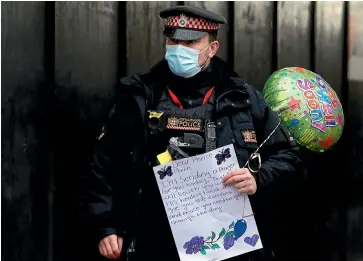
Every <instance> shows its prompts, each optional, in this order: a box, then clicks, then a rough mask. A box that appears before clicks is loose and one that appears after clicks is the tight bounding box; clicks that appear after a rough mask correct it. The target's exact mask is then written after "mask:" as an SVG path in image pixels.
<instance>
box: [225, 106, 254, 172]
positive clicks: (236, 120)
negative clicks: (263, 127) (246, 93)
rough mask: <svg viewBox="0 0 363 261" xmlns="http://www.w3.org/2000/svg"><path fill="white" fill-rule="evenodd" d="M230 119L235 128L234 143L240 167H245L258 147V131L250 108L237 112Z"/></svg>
mask: <svg viewBox="0 0 363 261" xmlns="http://www.w3.org/2000/svg"><path fill="white" fill-rule="evenodd" d="M230 121H231V125H232V129H233V136H232V137H233V138H232V143H233V144H234V147H235V151H236V156H237V159H238V163H239V165H240V167H243V166H244V164H245V163H246V162H247V160H248V158H249V157H250V155H251V154H252V153H253V152H255V151H256V149H257V148H258V144H259V141H258V139H257V131H256V130H255V126H254V124H253V120H252V115H251V114H250V113H249V111H248V110H246V111H240V112H237V113H236V114H235V115H233V116H232V117H231V118H230Z"/></svg>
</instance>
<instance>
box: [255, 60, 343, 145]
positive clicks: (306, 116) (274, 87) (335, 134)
mask: <svg viewBox="0 0 363 261" xmlns="http://www.w3.org/2000/svg"><path fill="white" fill-rule="evenodd" d="M262 93H263V96H264V98H265V100H266V102H267V104H268V106H269V107H270V108H271V109H272V110H273V111H275V112H277V114H278V115H279V117H280V119H281V123H282V124H284V125H285V126H286V127H287V129H288V130H289V132H290V134H291V135H292V136H293V137H294V138H295V140H296V141H297V143H298V144H299V145H300V146H302V147H306V148H308V149H310V150H312V151H316V152H324V151H326V150H328V149H329V148H331V147H332V146H333V145H334V144H336V143H337V142H338V140H339V138H340V137H341V135H342V133H343V128H344V114H343V108H342V105H341V103H340V101H339V99H338V97H337V95H336V93H335V91H334V90H333V89H332V88H331V87H330V85H329V84H328V83H327V82H326V81H325V80H324V79H323V78H322V77H321V76H320V75H318V74H316V73H313V72H311V71H309V70H306V69H304V68H299V67H288V68H283V69H281V70H279V71H277V72H275V73H273V74H272V75H271V76H270V77H269V78H268V80H267V82H266V84H265V86H264V89H263V92H262Z"/></svg>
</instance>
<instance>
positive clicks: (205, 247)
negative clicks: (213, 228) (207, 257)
mask: <svg viewBox="0 0 363 261" xmlns="http://www.w3.org/2000/svg"><path fill="white" fill-rule="evenodd" d="M202 249H210V248H209V246H203V247H202Z"/></svg>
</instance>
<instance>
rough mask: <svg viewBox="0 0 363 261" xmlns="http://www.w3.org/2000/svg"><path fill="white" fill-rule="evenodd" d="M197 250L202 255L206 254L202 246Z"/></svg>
mask: <svg viewBox="0 0 363 261" xmlns="http://www.w3.org/2000/svg"><path fill="white" fill-rule="evenodd" d="M199 252H200V253H201V254H202V255H206V254H207V252H205V250H204V249H203V248H202V249H201V250H199Z"/></svg>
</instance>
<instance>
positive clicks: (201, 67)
mask: <svg viewBox="0 0 363 261" xmlns="http://www.w3.org/2000/svg"><path fill="white" fill-rule="evenodd" d="M211 45H212V43H210V44H209V45H208V46H207V47H206V48H205V49H204V50H203V51H200V52H199V55H200V54H201V53H203V52H205V51H206V50H207V49H208V48H209V47H210V46H211ZM208 60H210V58H209V55H208V58H207V59H206V60H205V62H204V64H203V65H202V66H200V69H201V70H202V69H203V68H204V66H205V65H206V64H207V62H208Z"/></svg>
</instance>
